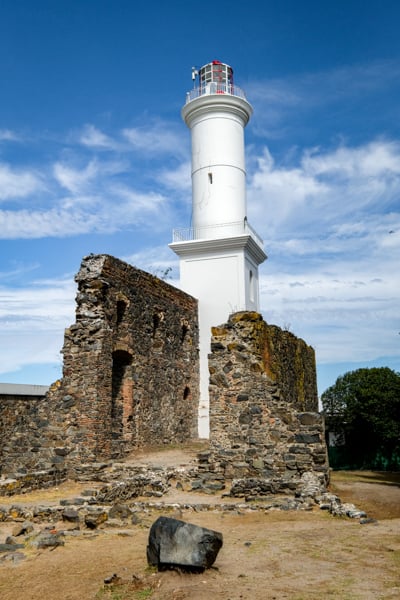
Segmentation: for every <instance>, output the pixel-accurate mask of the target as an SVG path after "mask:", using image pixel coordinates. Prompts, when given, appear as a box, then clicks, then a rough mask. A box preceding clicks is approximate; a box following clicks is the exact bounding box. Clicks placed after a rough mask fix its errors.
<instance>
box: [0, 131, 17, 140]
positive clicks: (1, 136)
mask: <svg viewBox="0 0 400 600" xmlns="http://www.w3.org/2000/svg"><path fill="white" fill-rule="evenodd" d="M20 139H21V138H20V136H19V135H18V134H17V133H15V131H11V129H0V142H19V141H20Z"/></svg>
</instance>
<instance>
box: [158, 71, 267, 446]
mask: <svg viewBox="0 0 400 600" xmlns="http://www.w3.org/2000/svg"><path fill="white" fill-rule="evenodd" d="M192 77H193V79H194V87H193V89H192V90H190V91H189V92H188V93H187V95H186V103H185V105H184V107H183V108H182V118H183V120H184V121H185V123H186V125H187V126H188V127H189V129H190V133H191V144H192V216H191V226H190V227H189V228H187V229H175V230H174V233H173V242H172V244H170V248H171V249H172V250H173V251H174V252H175V253H176V254H177V255H178V256H179V258H180V286H181V288H182V289H183V290H184V291H185V292H187V293H189V294H191V295H192V296H194V297H196V298H197V299H198V301H199V327H200V388H201V389H200V397H201V402H200V411H199V434H200V436H201V437H207V436H208V428H209V425H208V380H209V372H208V353H209V352H210V339H211V327H212V326H216V325H219V324H221V323H224V322H225V321H226V320H227V318H228V317H229V314H231V313H232V312H237V311H240V310H254V311H258V310H259V293H258V288H259V284H258V266H259V265H260V264H261V263H262V262H263V261H264V260H265V259H266V254H265V252H264V249H263V241H262V239H261V238H260V237H259V236H258V234H257V233H256V232H255V230H254V229H253V228H252V227H251V226H250V224H249V222H248V219H247V208H246V169H245V147H244V128H245V126H246V125H247V123H248V121H249V119H250V117H251V115H252V112H253V109H252V107H251V105H250V104H249V102H248V101H247V99H246V96H245V94H244V92H243V90H241V89H240V88H239V87H238V86H236V85H234V83H233V70H232V67H230V66H229V65H227V64H225V63H221V62H220V61H216V60H215V61H212V62H211V63H208V64H206V65H204V66H203V67H201V69H199V70H197V69H195V68H194V69H193V70H192ZM196 84H197V85H196Z"/></svg>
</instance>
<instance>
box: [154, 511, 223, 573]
mask: <svg viewBox="0 0 400 600" xmlns="http://www.w3.org/2000/svg"><path fill="white" fill-rule="evenodd" d="M222 543H223V540H222V534H221V533H219V532H217V531H213V530H211V529H205V528H204V527H199V526H197V525H192V524H191V523H186V522H184V521H179V520H178V519H172V518H169V517H159V518H158V519H157V521H155V522H154V523H153V525H152V526H151V529H150V533H149V542H148V546H147V561H148V563H149V564H150V565H153V566H156V567H157V568H158V569H159V570H165V569H171V568H178V569H182V570H188V571H198V572H202V571H204V569H208V568H209V567H211V565H213V563H214V562H215V559H216V558H217V555H218V552H219V550H220V548H221V547H222Z"/></svg>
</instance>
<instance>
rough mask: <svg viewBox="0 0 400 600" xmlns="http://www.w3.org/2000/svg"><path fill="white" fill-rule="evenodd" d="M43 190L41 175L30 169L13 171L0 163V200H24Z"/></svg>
mask: <svg viewBox="0 0 400 600" xmlns="http://www.w3.org/2000/svg"><path fill="white" fill-rule="evenodd" d="M41 189H43V182H42V180H41V178H40V177H39V175H38V174H37V173H35V172H34V171H32V170H29V169H25V170H22V169H19V170H18V169H11V168H10V167H9V166H8V165H7V164H4V163H3V164H1V163H0V200H8V199H11V198H24V197H26V196H29V195H30V194H34V193H35V192H37V191H39V190H41Z"/></svg>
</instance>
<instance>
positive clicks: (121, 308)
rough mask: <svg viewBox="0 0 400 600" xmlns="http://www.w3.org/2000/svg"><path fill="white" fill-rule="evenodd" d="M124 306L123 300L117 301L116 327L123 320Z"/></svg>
mask: <svg viewBox="0 0 400 600" xmlns="http://www.w3.org/2000/svg"><path fill="white" fill-rule="evenodd" d="M126 306H127V305H126V302H124V301H123V300H118V301H117V325H120V324H121V323H122V321H123V319H124V316H125V312H126Z"/></svg>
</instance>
